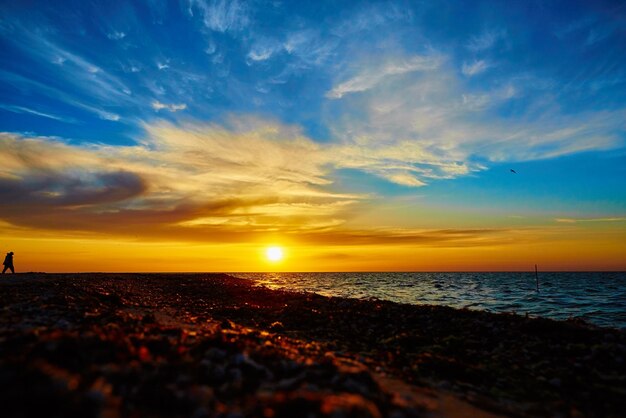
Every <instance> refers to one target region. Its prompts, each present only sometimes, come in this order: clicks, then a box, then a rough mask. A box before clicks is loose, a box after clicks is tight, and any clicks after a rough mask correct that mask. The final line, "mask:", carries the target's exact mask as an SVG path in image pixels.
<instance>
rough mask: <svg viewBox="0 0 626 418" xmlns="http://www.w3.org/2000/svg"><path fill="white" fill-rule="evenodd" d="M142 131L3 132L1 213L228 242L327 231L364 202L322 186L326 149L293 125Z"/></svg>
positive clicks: (42, 222)
mask: <svg viewBox="0 0 626 418" xmlns="http://www.w3.org/2000/svg"><path fill="white" fill-rule="evenodd" d="M146 130H147V132H148V134H147V136H146V138H145V139H144V140H143V141H142V142H141V143H140V144H138V145H135V146H105V145H89V146H78V145H69V144H66V143H64V142H62V141H60V140H58V139H54V138H39V137H24V136H20V135H15V134H1V135H0V165H1V167H2V168H1V169H0V179H1V184H0V186H1V187H0V189H1V190H2V196H0V198H2V200H3V202H4V203H3V205H2V208H0V218H1V219H5V220H7V221H9V222H11V223H12V224H14V225H22V226H27V227H32V228H45V229H63V230H67V231H72V230H76V231H95V232H100V233H112V234H121V235H133V234H138V233H140V234H142V235H143V234H146V235H147V236H152V233H154V235H161V236H165V235H168V234H170V233H171V234H173V235H171V236H172V237H174V236H177V235H176V234H178V233H180V234H182V235H181V236H187V235H189V236H196V239H199V238H200V237H201V236H203V235H204V234H206V233H207V231H209V230H213V229H216V228H217V229H219V230H220V231H221V232H220V233H219V234H218V235H219V236H225V235H228V236H231V238H232V237H233V236H235V235H238V234H244V235H245V234H248V235H254V234H257V233H261V232H267V231H271V230H282V231H292V232H297V231H313V230H315V231H317V230H320V229H324V228H330V227H333V226H336V225H339V224H341V223H343V220H342V219H344V217H345V214H346V213H348V212H349V211H350V209H351V207H352V206H353V205H354V204H355V202H357V201H359V200H361V199H362V198H363V197H361V196H358V195H353V194H347V193H335V192H332V191H330V190H327V189H326V187H327V186H328V185H330V183H331V181H330V179H329V178H328V177H327V174H328V169H327V168H326V167H327V165H328V164H329V161H328V159H327V154H326V153H325V152H324V150H322V149H320V147H319V146H318V145H317V144H316V143H314V142H313V141H311V140H309V139H307V138H306V137H304V136H302V134H301V133H300V132H299V130H298V129H296V128H291V127H286V126H282V125H277V124H270V123H264V122H261V121H257V120H253V119H237V120H233V121H232V122H231V124H230V125H229V127H228V128H225V127H222V126H217V125H187V126H186V127H185V128H184V129H182V128H179V127H176V126H174V125H169V124H166V123H157V124H153V125H147V126H146ZM5 203H6V204H5ZM151 231H152V232H151ZM172 231H173V232H172ZM204 239H209V240H212V239H213V238H212V237H210V238H207V237H205V238H204Z"/></svg>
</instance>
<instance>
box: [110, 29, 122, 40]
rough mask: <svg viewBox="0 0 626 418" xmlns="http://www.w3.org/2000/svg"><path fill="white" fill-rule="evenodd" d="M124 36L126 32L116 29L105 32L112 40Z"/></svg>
mask: <svg viewBox="0 0 626 418" xmlns="http://www.w3.org/2000/svg"><path fill="white" fill-rule="evenodd" d="M125 37H126V34H125V33H124V32H121V31H120V32H118V31H112V32H109V33H107V38H109V39H111V40H114V41H119V40H121V39H124V38H125Z"/></svg>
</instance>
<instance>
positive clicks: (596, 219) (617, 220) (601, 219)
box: [554, 217, 626, 224]
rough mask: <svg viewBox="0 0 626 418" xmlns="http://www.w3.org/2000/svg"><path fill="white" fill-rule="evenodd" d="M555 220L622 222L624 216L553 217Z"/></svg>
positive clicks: (564, 221)
mask: <svg viewBox="0 0 626 418" xmlns="http://www.w3.org/2000/svg"><path fill="white" fill-rule="evenodd" d="M554 220H555V222H559V223H567V224H575V223H579V222H583V223H584V222H624V221H626V217H615V218H555V219H554Z"/></svg>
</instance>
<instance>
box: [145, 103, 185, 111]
mask: <svg viewBox="0 0 626 418" xmlns="http://www.w3.org/2000/svg"><path fill="white" fill-rule="evenodd" d="M152 108H153V109H154V110H156V111H157V112H158V111H159V110H162V109H165V110H169V111H170V112H178V111H179V110H185V109H187V104H185V103H180V104H165V103H161V102H159V101H158V100H155V101H153V102H152Z"/></svg>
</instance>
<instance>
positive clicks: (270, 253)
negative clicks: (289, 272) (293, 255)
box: [265, 247, 284, 263]
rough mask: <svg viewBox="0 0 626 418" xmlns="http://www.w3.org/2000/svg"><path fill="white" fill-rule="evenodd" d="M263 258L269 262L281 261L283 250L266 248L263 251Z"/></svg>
mask: <svg viewBox="0 0 626 418" xmlns="http://www.w3.org/2000/svg"><path fill="white" fill-rule="evenodd" d="M265 256H266V257H267V259H268V260H269V261H271V262H274V263H275V262H278V261H280V260H282V259H283V256H284V255H283V249H282V248H280V247H268V248H267V250H265Z"/></svg>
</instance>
